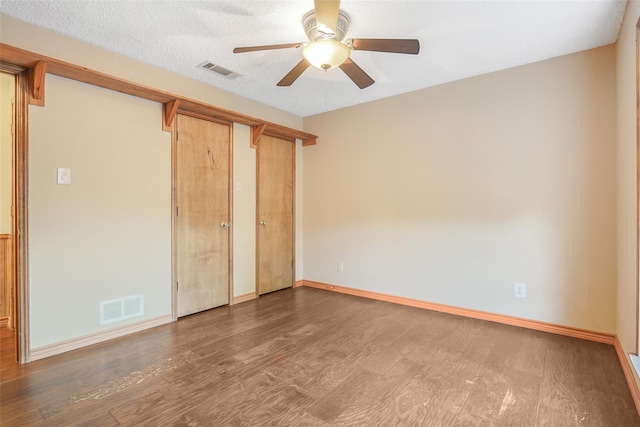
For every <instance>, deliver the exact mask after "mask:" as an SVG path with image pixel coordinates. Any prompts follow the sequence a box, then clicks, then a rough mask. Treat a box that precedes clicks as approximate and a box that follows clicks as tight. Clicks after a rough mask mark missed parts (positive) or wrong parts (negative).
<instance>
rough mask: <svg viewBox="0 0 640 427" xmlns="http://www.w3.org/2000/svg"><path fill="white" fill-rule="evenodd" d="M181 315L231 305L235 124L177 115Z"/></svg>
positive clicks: (177, 228) (177, 247)
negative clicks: (232, 174)
mask: <svg viewBox="0 0 640 427" xmlns="http://www.w3.org/2000/svg"><path fill="white" fill-rule="evenodd" d="M176 121H177V123H176V141H177V142H176V212H175V214H176V220H175V238H176V258H175V260H176V288H177V293H176V295H177V310H176V313H177V316H178V317H181V316H186V315H189V314H193V313H197V312H200V311H204V310H208V309H211V308H214V307H218V306H221V305H225V304H229V297H230V295H232V293H231V291H230V287H231V274H230V271H231V270H230V265H231V250H230V249H231V230H230V229H231V203H230V198H231V191H230V182H231V180H230V176H231V140H232V138H231V129H232V127H231V125H230V124H228V123H217V122H213V121H209V120H203V119H200V118H196V117H191V116H186V115H182V114H179V115H178V116H177V117H176Z"/></svg>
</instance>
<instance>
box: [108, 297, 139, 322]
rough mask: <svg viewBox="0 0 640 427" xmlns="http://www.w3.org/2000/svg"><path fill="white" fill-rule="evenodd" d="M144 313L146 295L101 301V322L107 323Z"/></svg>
mask: <svg viewBox="0 0 640 427" xmlns="http://www.w3.org/2000/svg"><path fill="white" fill-rule="evenodd" d="M143 314H144V295H132V296H129V297H124V298H117V299H112V300H109V301H100V324H101V325H106V324H109V323H113V322H119V321H120V320H126V319H131V318H132V317H137V316H142V315H143Z"/></svg>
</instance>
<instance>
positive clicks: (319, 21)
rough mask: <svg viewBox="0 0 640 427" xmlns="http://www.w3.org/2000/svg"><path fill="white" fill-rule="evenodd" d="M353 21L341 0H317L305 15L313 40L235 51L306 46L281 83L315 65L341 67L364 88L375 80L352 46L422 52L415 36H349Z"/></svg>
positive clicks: (410, 52) (283, 83) (237, 51)
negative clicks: (355, 58)
mask: <svg viewBox="0 0 640 427" xmlns="http://www.w3.org/2000/svg"><path fill="white" fill-rule="evenodd" d="M349 22H350V21H349V16H348V15H347V14H346V13H344V12H343V11H342V10H340V0H314V9H313V10H311V11H309V12H307V13H306V14H305V15H304V17H303V18H302V25H303V27H304V30H305V32H306V33H307V37H308V38H309V42H301V43H286V44H274V45H266V46H249V47H237V48H235V49H233V53H244V52H255V51H259V50H273V49H287V48H300V47H302V56H303V58H302V60H301V61H300V62H299V63H298V64H297V65H296V66H295V67H293V69H292V70H291V71H289V73H288V74H287V75H286V76H284V78H283V79H282V80H280V81H279V82H278V86H291V85H292V84H293V82H295V81H296V79H297V78H298V77H300V75H301V74H302V73H303V72H304V71H305V70H306V69H307V68H309V66H311V65H313V66H315V67H317V68H320V69H323V70H329V69H331V68H335V67H340V69H341V70H342V71H344V73H345V74H346V75H347V76H348V77H349V78H350V79H351V80H352V81H353V82H354V83H355V84H356V85H357V86H358V87H359V88H360V89H364V88H366V87H369V86H371V85H372V84H373V83H375V82H374V80H373V79H372V78H371V77H370V76H369V75H368V74H367V73H365V72H364V70H363V69H362V68H360V67H359V66H358V65H357V64H356V63H355V62H353V60H352V59H351V58H350V57H349V56H350V55H351V51H352V50H367V51H373V52H389V53H406V54H411V55H417V54H418V53H419V52H420V42H419V41H418V40H415V39H345V35H346V33H347V30H348V29H349Z"/></svg>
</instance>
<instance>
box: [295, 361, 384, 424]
mask: <svg viewBox="0 0 640 427" xmlns="http://www.w3.org/2000/svg"><path fill="white" fill-rule="evenodd" d="M378 378H379V375H378V374H376V373H374V372H370V371H367V370H365V369H357V370H354V371H353V372H352V373H351V374H350V375H349V376H347V377H343V381H341V382H340V383H339V384H337V385H336V386H335V387H334V388H333V389H331V390H330V391H329V392H327V393H326V394H325V395H324V396H323V397H322V398H320V399H318V401H317V402H316V403H315V404H313V405H312V406H311V407H310V408H309V409H308V410H307V412H308V413H310V414H311V415H313V416H314V417H316V418H318V419H320V420H322V421H325V422H328V423H330V422H332V421H333V420H335V419H336V418H337V417H338V416H339V415H340V414H342V413H343V412H344V411H345V410H346V409H347V408H348V407H350V406H351V405H352V404H353V403H355V402H356V400H357V399H358V398H359V397H360V396H362V395H364V393H365V391H366V390H367V389H368V388H369V387H370V386H371V385H373V384H374V383H375V382H376V381H377V380H378Z"/></svg>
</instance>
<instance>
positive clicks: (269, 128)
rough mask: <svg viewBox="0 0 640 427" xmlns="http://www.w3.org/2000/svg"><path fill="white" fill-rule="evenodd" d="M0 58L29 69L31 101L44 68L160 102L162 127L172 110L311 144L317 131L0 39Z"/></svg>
mask: <svg viewBox="0 0 640 427" xmlns="http://www.w3.org/2000/svg"><path fill="white" fill-rule="evenodd" d="M0 61H5V62H8V63H11V64H15V65H19V66H22V67H25V68H29V69H30V70H31V73H32V75H33V77H32V79H31V80H32V81H31V85H32V87H31V88H30V93H31V94H32V98H33V99H32V102H34V103H37V104H38V105H44V74H45V72H46V73H50V74H54V75H56V76H60V77H65V78H68V79H72V80H76V81H79V82H83V83H88V84H91V85H94V86H98V87H102V88H105V89H110V90H114V91H117V92H120V93H124V94H127V95H133V96H137V97H138V98H143V99H148V100H150V101H154V102H158V103H160V104H163V105H164V114H163V122H164V124H163V125H164V126H165V127H166V126H167V124H169V126H170V123H171V122H172V121H173V117H175V114H176V113H182V112H184V113H194V114H198V115H200V116H204V117H209V118H211V119H214V120H222V121H227V122H235V123H240V124H243V125H247V126H251V127H252V128H253V127H256V126H262V125H264V126H265V128H264V132H263V134H264V135H269V136H273V137H276V138H282V139H300V140H302V141H303V143H304V145H314V144H315V143H316V142H317V139H318V136H317V135H313V134H310V133H307V132H303V131H300V130H297V129H292V128H289V127H286V126H282V125H279V124H277V123H272V122H268V121H265V120H262V119H259V118H256V117H252V116H248V115H246V114H242V113H238V112H235V111H231V110H227V109H224V108H221V107H216V106H214V105H211V104H207V103H205V102H201V101H196V100H194V99H190V98H185V97H183V96H179V95H176V94H172V93H169V92H165V91H162V90H159V89H154V88H151V87H148V86H144V85H141V84H138V83H134V82H131V81H128V80H125V79H121V78H119V77H114V76H110V75H108V74H105V73H102V72H100V71H95V70H91V69H89V68H86V67H81V66H79V65H75V64H71V63H69V62H64V61H60V60H58V59H55V58H51V57H48V56H44V55H40V54H38V53H35V52H30V51H27V50H24V49H20V48H17V47H13V46H10V45H7V44H4V43H0ZM35 95H37V96H38V97H36V96H35ZM40 102H41V104H40ZM172 116H173V117H172Z"/></svg>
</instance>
